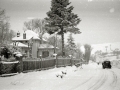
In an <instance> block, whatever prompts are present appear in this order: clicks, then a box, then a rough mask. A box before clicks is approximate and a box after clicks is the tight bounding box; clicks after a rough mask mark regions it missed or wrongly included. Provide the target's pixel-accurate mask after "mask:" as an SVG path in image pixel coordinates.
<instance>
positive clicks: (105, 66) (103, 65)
mask: <svg viewBox="0 0 120 90" xmlns="http://www.w3.org/2000/svg"><path fill="white" fill-rule="evenodd" d="M102 67H103V69H105V68H109V69H111V67H112V66H111V62H110V61H103V62H102Z"/></svg>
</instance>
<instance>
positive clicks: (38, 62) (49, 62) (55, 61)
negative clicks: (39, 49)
mask: <svg viewBox="0 0 120 90" xmlns="http://www.w3.org/2000/svg"><path fill="white" fill-rule="evenodd" d="M79 62H80V59H72V58H41V59H40V58H35V59H31V58H29V59H23V60H22V59H21V60H19V61H18V62H16V63H14V62H11V63H7V65H6V64H5V63H0V64H2V65H0V74H5V73H6V72H4V71H5V69H3V67H4V68H9V67H10V68H11V69H10V70H9V69H8V72H7V73H13V72H14V73H16V72H28V71H33V70H43V69H50V68H54V67H63V66H64V67H65V66H72V65H74V64H75V63H79ZM12 68H14V69H12ZM2 69H3V70H2ZM1 70H2V72H1ZM11 70H12V71H11Z"/></svg>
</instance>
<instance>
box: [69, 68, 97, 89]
mask: <svg viewBox="0 0 120 90" xmlns="http://www.w3.org/2000/svg"><path fill="white" fill-rule="evenodd" d="M96 72H97V70H96ZM96 74H97V73H95V74H94V75H96ZM93 78H94V76H91V77H90V78H89V79H87V80H86V81H84V82H82V83H80V84H78V85H77V86H75V87H73V88H71V89H69V90H74V89H77V88H79V87H80V86H82V85H84V84H86V83H89V82H90V81H91V80H92V79H93Z"/></svg>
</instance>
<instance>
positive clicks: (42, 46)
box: [39, 44, 54, 49]
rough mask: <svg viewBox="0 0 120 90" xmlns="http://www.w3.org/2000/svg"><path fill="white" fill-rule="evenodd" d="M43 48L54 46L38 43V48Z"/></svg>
mask: <svg viewBox="0 0 120 90" xmlns="http://www.w3.org/2000/svg"><path fill="white" fill-rule="evenodd" d="M45 48H49V49H53V48H54V46H53V45H50V44H40V46H39V49H45Z"/></svg>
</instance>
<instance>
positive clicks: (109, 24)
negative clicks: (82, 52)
mask: <svg viewBox="0 0 120 90" xmlns="http://www.w3.org/2000/svg"><path fill="white" fill-rule="evenodd" d="M70 2H71V5H72V6H74V10H73V12H74V13H75V14H78V16H79V17H80V18H81V20H82V21H81V22H80V24H79V25H78V27H79V29H80V31H81V32H82V33H81V34H80V35H75V36H74V37H75V41H76V42H79V43H81V44H85V43H87V44H100V43H112V42H120V0H70ZM50 5H51V0H0V8H2V9H5V10H6V15H7V16H9V17H10V24H11V29H13V30H15V31H16V32H17V31H20V32H23V23H24V21H28V20H29V19H31V18H33V17H34V18H45V17H46V16H47V15H46V12H48V11H49V10H50Z"/></svg>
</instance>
